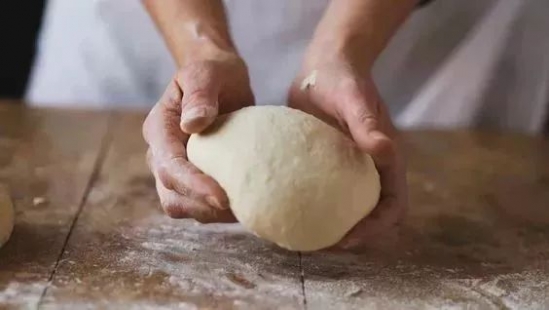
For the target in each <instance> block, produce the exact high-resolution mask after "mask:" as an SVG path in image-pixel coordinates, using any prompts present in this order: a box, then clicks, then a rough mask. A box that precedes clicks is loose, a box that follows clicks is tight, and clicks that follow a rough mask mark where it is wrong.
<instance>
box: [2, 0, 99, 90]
mask: <svg viewBox="0 0 549 310" xmlns="http://www.w3.org/2000/svg"><path fill="white" fill-rule="evenodd" d="M75 1H88V0H75ZM44 3H45V0H1V1H0V42H1V45H0V98H21V97H23V95H24V93H25V88H26V85H27V81H28V76H29V73H30V70H31V66H32V62H33V58H34V52H35V47H36V38H37V37H38V31H39V28H40V23H41V20H42V13H43V11H44Z"/></svg>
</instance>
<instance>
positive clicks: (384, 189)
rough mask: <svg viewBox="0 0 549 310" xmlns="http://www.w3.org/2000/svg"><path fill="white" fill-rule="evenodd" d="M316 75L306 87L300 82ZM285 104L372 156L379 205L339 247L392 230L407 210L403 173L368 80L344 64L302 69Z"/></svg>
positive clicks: (394, 135)
mask: <svg viewBox="0 0 549 310" xmlns="http://www.w3.org/2000/svg"><path fill="white" fill-rule="evenodd" d="M312 74H313V75H315V78H314V79H312V80H313V81H312V83H310V84H309V86H308V87H305V86H306V85H303V81H304V80H305V79H306V78H308V77H310V76H311V75H312ZM288 101H289V106H290V107H292V108H296V109H299V110H302V111H304V112H307V113H309V114H312V115H315V116H316V117H318V118H320V119H322V120H324V121H325V122H327V123H328V124H330V125H332V126H334V127H337V128H338V129H340V130H341V131H342V132H344V133H345V134H347V135H349V136H350V137H352V139H353V140H354V141H355V142H356V144H357V145H358V146H359V147H360V148H361V149H362V150H364V152H366V153H368V154H370V155H371V156H372V157H373V159H374V162H375V164H376V167H377V169H378V171H379V173H380V181H381V196H380V200H379V202H378V205H377V206H376V207H375V209H374V210H373V211H372V213H370V214H369V215H368V216H367V217H365V218H364V219H362V220H361V221H360V222H359V223H358V224H357V225H356V226H355V227H354V228H353V229H352V230H351V231H350V232H349V233H348V234H347V235H346V236H345V237H344V238H343V240H341V241H340V243H339V244H338V245H337V246H338V247H342V248H352V247H356V246H358V245H362V244H365V243H369V242H372V241H373V240H374V239H373V237H375V236H378V235H379V234H381V233H383V232H386V231H388V230H390V229H391V228H392V227H394V226H395V225H396V224H398V223H399V221H400V220H401V219H402V218H403V217H404V215H405V211H406V209H407V185H406V173H405V171H406V169H405V165H404V160H403V156H402V154H401V153H400V149H399V147H398V143H397V131H396V129H395V127H394V126H393V124H392V122H391V119H390V116H389V114H388V111H387V109H386V107H385V104H384V103H383V101H382V100H381V98H380V96H379V93H378V91H377V88H376V86H375V85H374V82H373V80H372V78H371V76H369V75H368V76H361V75H359V74H358V73H357V72H355V70H354V69H353V66H352V65H351V64H349V63H348V62H346V61H344V60H336V61H332V62H329V63H325V64H322V65H320V66H314V67H313V66H305V68H304V69H303V70H302V71H301V73H300V74H299V75H298V76H297V78H296V80H295V81H294V83H293V84H292V86H291V88H290V92H289V97H288Z"/></svg>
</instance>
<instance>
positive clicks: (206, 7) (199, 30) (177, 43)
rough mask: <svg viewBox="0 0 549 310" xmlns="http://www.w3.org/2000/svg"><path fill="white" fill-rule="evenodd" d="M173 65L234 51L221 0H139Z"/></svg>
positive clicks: (233, 52) (221, 55)
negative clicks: (151, 20) (168, 50)
mask: <svg viewBox="0 0 549 310" xmlns="http://www.w3.org/2000/svg"><path fill="white" fill-rule="evenodd" d="M143 3H144V4H145V7H146V8H147V10H148V12H149V14H150V15H151V17H152V18H153V20H154V22H155V23H156V25H157V27H158V29H159V30H160V32H161V33H162V36H163V37H164V39H165V41H166V43H167V45H168V48H169V49H170V51H171V53H172V55H173V57H174V58H175V60H176V62H177V64H178V65H179V66H182V65H184V64H186V63H188V62H191V61H193V60H195V59H196V58H201V59H210V58H218V57H224V55H226V54H235V53H236V48H235V47H234V44H233V42H232V40H231V37H230V34H229V29H228V23H227V18H226V15H225V10H224V7H223V2H222V1H221V0H143Z"/></svg>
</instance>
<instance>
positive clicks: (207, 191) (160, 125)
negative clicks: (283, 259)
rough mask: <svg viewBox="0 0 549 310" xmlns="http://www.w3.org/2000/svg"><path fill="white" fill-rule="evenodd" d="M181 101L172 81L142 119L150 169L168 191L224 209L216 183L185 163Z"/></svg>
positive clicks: (220, 190) (180, 96) (177, 88)
mask: <svg viewBox="0 0 549 310" xmlns="http://www.w3.org/2000/svg"><path fill="white" fill-rule="evenodd" d="M181 98H182V93H181V91H180V89H179V86H178V85H177V83H176V82H175V80H173V81H172V82H171V83H170V85H168V87H167V89H166V91H165V93H164V95H163V96H162V98H161V99H160V100H159V102H158V103H157V104H156V105H155V107H154V108H153V109H152V111H151V112H150V113H149V115H148V117H147V119H146V120H145V124H144V125H143V135H144V137H145V140H146V141H147V143H148V144H149V147H150V154H149V156H148V157H149V165H150V166H151V168H152V169H151V170H152V171H153V173H154V174H155V175H157V176H158V178H159V180H160V181H161V182H163V184H164V186H165V187H167V188H169V189H170V190H174V191H176V192H179V193H180V194H182V195H185V194H188V195H190V196H192V198H193V199H195V198H196V199H202V200H203V201H204V202H206V203H209V204H211V205H212V206H213V207H217V208H220V209H226V208H228V199H227V197H226V195H225V192H224V191H223V189H222V188H221V187H220V186H219V184H217V182H216V181H215V180H214V179H212V178H211V177H209V176H206V175H204V174H203V173H202V172H200V170H198V169H197V168H196V167H194V166H193V165H192V164H190V163H189V162H188V161H187V157H186V156H187V154H186V150H185V144H186V142H187V140H188V135H186V134H185V133H183V132H182V131H181V129H180V128H179V120H180V116H179V113H180V112H181V104H180V103H181ZM191 189H192V190H191Z"/></svg>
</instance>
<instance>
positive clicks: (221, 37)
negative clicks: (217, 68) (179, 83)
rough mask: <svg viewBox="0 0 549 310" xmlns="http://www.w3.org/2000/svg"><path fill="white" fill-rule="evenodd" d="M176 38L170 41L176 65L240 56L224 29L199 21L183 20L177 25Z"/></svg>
mask: <svg viewBox="0 0 549 310" xmlns="http://www.w3.org/2000/svg"><path fill="white" fill-rule="evenodd" d="M178 29H179V34H178V35H176V36H174V37H176V38H177V40H176V41H174V42H169V44H170V43H171V45H172V46H171V48H170V49H171V50H172V54H173V56H174V58H175V60H176V62H177V64H178V66H180V67H181V66H184V65H187V64H189V63H194V62H197V61H224V60H230V59H235V58H240V56H239V55H238V52H237V50H236V48H235V46H234V44H233V42H232V40H231V38H230V35H229V33H228V31H227V30H226V29H223V27H221V26H216V25H211V24H209V25H204V24H202V23H200V22H185V23H182V24H181V25H180V26H179V27H178Z"/></svg>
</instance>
